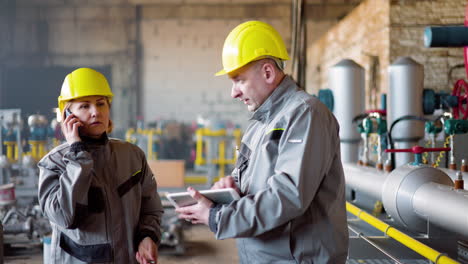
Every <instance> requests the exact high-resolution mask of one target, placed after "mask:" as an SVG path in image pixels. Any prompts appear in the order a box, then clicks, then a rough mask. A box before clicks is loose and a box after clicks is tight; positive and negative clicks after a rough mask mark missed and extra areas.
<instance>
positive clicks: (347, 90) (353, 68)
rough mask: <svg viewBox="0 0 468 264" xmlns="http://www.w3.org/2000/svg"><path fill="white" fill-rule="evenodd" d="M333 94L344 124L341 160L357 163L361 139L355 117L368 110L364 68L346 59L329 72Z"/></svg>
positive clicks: (342, 125)
mask: <svg viewBox="0 0 468 264" xmlns="http://www.w3.org/2000/svg"><path fill="white" fill-rule="evenodd" d="M328 80H329V84H330V89H331V90H332V91H333V99H334V102H335V103H334V111H333V113H334V114H335V116H336V119H337V120H338V123H339V124H340V140H341V160H342V161H343V162H357V161H358V159H359V142H360V140H361V139H360V136H359V133H358V131H357V126H356V125H355V124H353V123H352V121H353V118H354V117H356V116H357V115H359V114H362V113H364V110H365V89H364V87H365V86H364V85H365V79H364V68H363V67H361V66H360V65H359V64H357V63H356V62H354V61H352V60H348V59H345V60H342V61H340V62H339V63H337V64H335V65H334V66H333V67H331V68H330V70H329V79H328Z"/></svg>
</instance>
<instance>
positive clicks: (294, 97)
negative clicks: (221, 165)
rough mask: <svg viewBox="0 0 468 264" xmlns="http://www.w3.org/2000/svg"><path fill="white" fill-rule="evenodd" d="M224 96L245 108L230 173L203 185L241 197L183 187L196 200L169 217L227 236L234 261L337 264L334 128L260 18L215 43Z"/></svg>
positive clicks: (339, 205) (341, 226)
mask: <svg viewBox="0 0 468 264" xmlns="http://www.w3.org/2000/svg"><path fill="white" fill-rule="evenodd" d="M222 58H223V66H224V69H223V70H221V71H220V72H218V73H217V74H216V75H223V74H227V75H228V76H229V78H230V79H231V80H232V88H231V96H232V97H233V98H237V99H239V100H240V101H242V102H244V104H246V105H247V108H248V110H249V111H251V112H252V116H251V119H250V124H249V126H248V128H247V130H246V131H245V133H244V135H243V137H242V144H241V146H240V150H239V156H238V159H237V162H236V166H235V169H234V170H233V172H232V176H228V177H224V178H222V179H221V180H220V181H218V182H217V183H215V184H214V186H213V187H212V189H219V188H228V187H231V188H234V189H236V190H237V191H238V192H239V194H240V196H241V198H240V199H239V200H237V201H234V202H232V203H230V204H228V205H227V204H223V205H221V204H214V203H213V202H211V201H210V200H208V199H207V198H205V197H204V196H202V195H201V194H200V193H199V192H198V191H196V190H195V189H193V188H192V187H189V188H188V191H189V193H190V195H191V196H192V197H194V198H195V199H196V200H197V201H198V203H197V204H195V205H192V206H186V207H181V208H178V209H176V211H177V212H178V213H179V217H180V218H182V219H186V220H188V221H191V222H192V223H203V224H206V225H208V226H209V227H210V229H211V231H213V232H214V234H215V236H216V238H217V239H225V238H237V240H236V242H237V248H238V254H239V259H240V262H241V263H249V264H252V263H315V264H317V263H319V264H340V263H345V262H346V258H347V252H348V228H347V222H346V209H345V181H344V174H343V167H342V164H341V159H340V140H339V136H338V132H339V125H338V123H337V121H336V119H335V117H334V116H333V114H332V113H331V112H330V111H329V110H328V109H327V107H326V106H325V105H324V104H322V103H321V102H320V101H319V100H318V99H316V98H314V97H313V96H311V95H309V94H307V93H306V92H304V91H302V90H301V89H299V87H298V86H297V84H296V83H295V82H294V81H293V80H292V79H291V77H289V76H287V75H285V73H284V72H283V65H284V64H283V62H284V61H285V60H288V59H289V56H288V53H287V51H286V47H285V45H284V42H283V40H282V38H281V36H280V35H279V34H278V32H277V31H276V30H275V29H274V28H273V27H272V26H270V25H269V24H266V23H263V22H260V21H249V22H245V23H242V24H240V25H239V26H237V27H236V28H234V29H233V30H232V31H231V33H230V34H229V35H228V37H227V38H226V41H225V43H224V47H223V55H222Z"/></svg>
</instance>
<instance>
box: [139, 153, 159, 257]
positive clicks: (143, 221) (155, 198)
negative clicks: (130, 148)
mask: <svg viewBox="0 0 468 264" xmlns="http://www.w3.org/2000/svg"><path fill="white" fill-rule="evenodd" d="M143 157H144V155H143ZM142 163H143V166H142V172H143V181H142V199H141V212H140V220H139V223H138V228H137V231H136V233H135V238H134V243H135V248H136V249H138V245H139V244H140V242H141V240H143V239H144V238H145V237H150V238H151V239H152V240H153V241H154V242H155V243H156V244H158V245H159V244H160V242H161V217H162V214H163V212H164V210H163V207H162V204H161V198H160V197H159V194H158V192H157V184H156V180H155V177H154V176H153V172H152V171H151V169H150V168H149V166H148V163H147V161H146V159H145V158H143V161H142Z"/></svg>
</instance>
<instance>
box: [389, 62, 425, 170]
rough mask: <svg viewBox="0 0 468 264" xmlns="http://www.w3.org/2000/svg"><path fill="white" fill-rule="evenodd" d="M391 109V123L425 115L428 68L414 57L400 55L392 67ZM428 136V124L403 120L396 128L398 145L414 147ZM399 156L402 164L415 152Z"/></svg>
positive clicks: (390, 71) (410, 158)
mask: <svg viewBox="0 0 468 264" xmlns="http://www.w3.org/2000/svg"><path fill="white" fill-rule="evenodd" d="M389 80H390V87H389V99H390V100H389V101H390V104H389V105H388V106H389V111H388V116H387V120H388V124H389V127H390V126H391V125H392V123H393V122H394V121H395V120H396V119H398V118H400V117H402V116H405V115H413V116H418V117H422V116H423V109H422V99H423V90H424V67H423V66H422V65H421V64H419V63H417V62H416V61H414V60H413V59H411V58H410V57H400V58H398V59H397V60H396V61H395V62H394V63H393V64H392V65H390V67H389ZM423 137H424V123H423V122H420V121H414V120H402V121H400V122H398V123H397V124H396V125H395V126H394V127H393V130H392V139H393V142H394V144H395V148H411V147H413V146H415V145H417V144H418V141H419V140H420V139H421V138H423ZM394 156H395V166H396V167H399V166H401V165H404V164H406V163H408V162H410V161H412V160H413V154H411V153H399V154H398V155H394Z"/></svg>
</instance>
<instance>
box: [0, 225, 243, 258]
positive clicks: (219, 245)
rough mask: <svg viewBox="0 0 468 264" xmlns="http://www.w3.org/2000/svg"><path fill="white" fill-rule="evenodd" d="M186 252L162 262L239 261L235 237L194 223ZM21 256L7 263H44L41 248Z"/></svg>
mask: <svg viewBox="0 0 468 264" xmlns="http://www.w3.org/2000/svg"><path fill="white" fill-rule="evenodd" d="M184 235H185V241H186V243H185V245H186V254H185V255H183V256H171V255H164V252H161V256H160V258H159V263H162V264H175V263H177V264H199V263H200V264H202V263H203V264H219V263H225V264H230V263H238V257H237V249H236V245H235V241H234V240H233V239H228V240H216V239H215V238H214V236H213V233H211V231H210V230H209V229H208V227H206V226H203V225H194V226H191V227H189V228H187V229H186V230H184ZM27 252H28V253H25V254H24V255H21V256H14V257H13V256H6V257H5V258H4V263H5V264H43V256H42V250H41V248H37V247H36V248H30V249H28V250H27Z"/></svg>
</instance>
